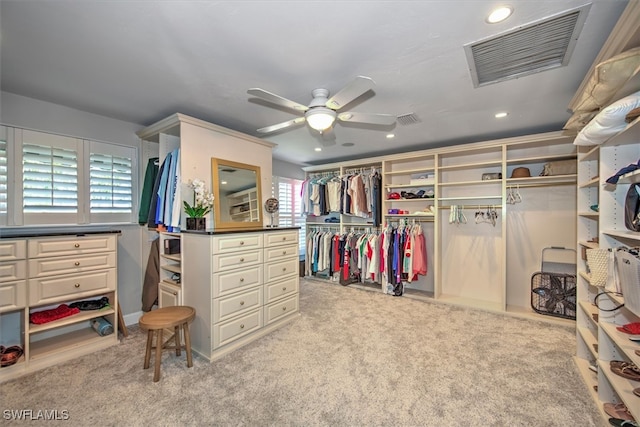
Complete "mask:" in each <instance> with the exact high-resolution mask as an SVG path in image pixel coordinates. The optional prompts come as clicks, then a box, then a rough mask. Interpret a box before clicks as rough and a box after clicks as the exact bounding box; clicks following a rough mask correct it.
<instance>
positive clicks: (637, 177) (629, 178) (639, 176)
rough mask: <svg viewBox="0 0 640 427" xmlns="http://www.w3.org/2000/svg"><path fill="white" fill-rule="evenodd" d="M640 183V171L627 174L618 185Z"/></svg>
mask: <svg viewBox="0 0 640 427" xmlns="http://www.w3.org/2000/svg"><path fill="white" fill-rule="evenodd" d="M639 182H640V169H638V170H635V171H633V172H629V173H625V174H624V175H622V176H621V177H620V179H619V180H618V184H637V183H639Z"/></svg>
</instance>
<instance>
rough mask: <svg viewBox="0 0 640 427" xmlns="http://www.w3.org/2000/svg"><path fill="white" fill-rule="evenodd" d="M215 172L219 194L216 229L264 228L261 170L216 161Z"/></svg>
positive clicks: (214, 162) (226, 161)
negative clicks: (262, 226)
mask: <svg viewBox="0 0 640 427" xmlns="http://www.w3.org/2000/svg"><path fill="white" fill-rule="evenodd" d="M211 170H212V172H213V181H212V182H213V185H214V188H215V191H216V200H215V202H216V207H215V210H214V221H215V225H216V227H217V228H238V227H256V226H261V225H262V209H261V202H260V200H261V195H260V167H259V166H254V165H247V164H244V163H238V162H232V161H229V160H223V159H215V158H214V159H212V161H211Z"/></svg>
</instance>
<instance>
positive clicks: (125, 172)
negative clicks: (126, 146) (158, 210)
mask: <svg viewBox="0 0 640 427" xmlns="http://www.w3.org/2000/svg"><path fill="white" fill-rule="evenodd" d="M89 170H90V171H89V200H90V208H91V213H94V212H111V213H114V212H131V211H132V209H133V189H132V184H131V176H132V173H133V169H132V162H131V158H126V157H118V156H112V155H109V154H99V153H91V155H90V156H89Z"/></svg>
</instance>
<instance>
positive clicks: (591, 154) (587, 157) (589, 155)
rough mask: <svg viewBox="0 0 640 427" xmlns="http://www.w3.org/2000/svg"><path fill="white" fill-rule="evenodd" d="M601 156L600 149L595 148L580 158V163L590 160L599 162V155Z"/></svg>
mask: <svg viewBox="0 0 640 427" xmlns="http://www.w3.org/2000/svg"><path fill="white" fill-rule="evenodd" d="M599 154H600V147H598V146H596V147H593V148H592V149H591V150H589V151H587V152H586V153H585V154H584V155H583V156H582V157H580V158H578V161H580V162H588V161H589V160H598V155H599Z"/></svg>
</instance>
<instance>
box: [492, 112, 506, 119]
mask: <svg viewBox="0 0 640 427" xmlns="http://www.w3.org/2000/svg"><path fill="white" fill-rule="evenodd" d="M508 115H509V113H506V112H502V113H496V115H495V116H494V117H495V118H496V119H501V118H503V117H507V116H508Z"/></svg>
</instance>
